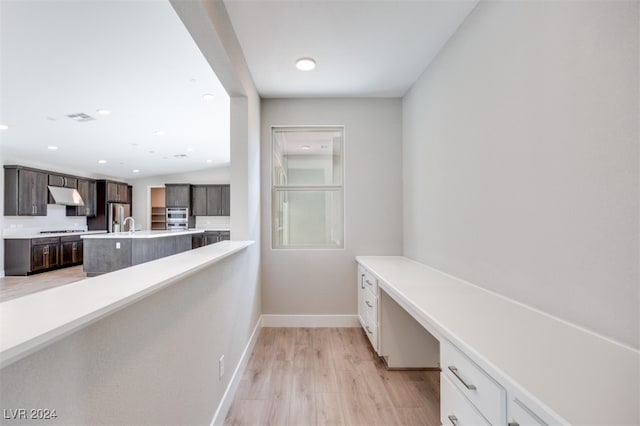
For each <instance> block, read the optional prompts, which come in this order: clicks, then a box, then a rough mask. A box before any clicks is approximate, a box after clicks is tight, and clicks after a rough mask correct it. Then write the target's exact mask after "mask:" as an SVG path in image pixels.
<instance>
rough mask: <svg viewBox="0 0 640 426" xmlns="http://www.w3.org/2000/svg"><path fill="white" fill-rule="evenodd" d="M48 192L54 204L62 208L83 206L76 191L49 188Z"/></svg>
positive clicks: (55, 187)
mask: <svg viewBox="0 0 640 426" xmlns="http://www.w3.org/2000/svg"><path fill="white" fill-rule="evenodd" d="M49 192H51V196H52V197H53V202H54V203H55V204H60V205H63V206H84V201H82V197H81V196H80V193H79V192H78V190H77V189H73V188H60V187H57V186H50V187H49Z"/></svg>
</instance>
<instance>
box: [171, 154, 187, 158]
mask: <svg viewBox="0 0 640 426" xmlns="http://www.w3.org/2000/svg"><path fill="white" fill-rule="evenodd" d="M174 157H175V158H187V154H175V155H174Z"/></svg>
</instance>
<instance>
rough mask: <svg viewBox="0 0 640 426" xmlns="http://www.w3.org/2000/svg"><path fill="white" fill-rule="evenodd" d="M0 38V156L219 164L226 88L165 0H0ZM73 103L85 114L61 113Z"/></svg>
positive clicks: (59, 163)
mask: <svg viewBox="0 0 640 426" xmlns="http://www.w3.org/2000/svg"><path fill="white" fill-rule="evenodd" d="M0 37H1V39H0V60H1V65H0V123H1V124H6V125H8V126H9V129H8V130H0V146H1V147H2V151H3V152H2V155H3V157H4V158H3V159H4V163H5V164H9V163H13V162H16V163H20V164H25V163H26V164H33V165H39V164H42V165H45V166H55V167H56V168H57V169H59V170H61V171H66V170H72V171H78V173H82V172H84V173H90V174H95V175H103V176H111V177H115V178H120V179H125V180H127V179H134V178H138V177H144V176H153V175H166V174H172V173H183V172H187V171H193V170H200V169H205V168H207V167H215V166H218V165H221V164H225V165H228V163H229V151H230V147H229V131H230V130H229V109H230V106H229V97H228V95H227V94H226V92H225V91H224V89H223V88H222V86H221V84H220V82H219V81H218V79H217V78H216V76H215V74H214V73H213V71H212V70H211V68H210V66H209V65H208V63H207V62H206V60H205V59H204V58H203V56H202V54H201V53H200V51H199V50H198V48H197V47H196V45H195V43H194V42H193V40H192V39H191V36H190V35H189V33H188V32H187V30H186V29H185V28H184V25H183V24H182V22H181V21H180V20H179V19H178V17H177V15H176V13H175V11H174V10H173V8H172V7H171V5H170V4H169V2H168V1H167V0H155V1H99V0H97V1H96V0H94V1H58V0H56V1H33V0H32V1H22V0H19V1H11V0H0ZM205 93H210V94H213V95H214V98H213V100H211V101H209V102H207V101H205V100H204V99H203V97H202V95H203V94H205ZM98 108H106V109H109V110H111V111H112V113H111V114H110V115H108V116H101V115H99V114H97V113H96V109H98ZM81 112H82V113H86V114H88V115H90V116H92V117H94V118H95V120H94V121H87V122H76V121H73V120H72V119H70V118H68V117H66V115H68V114H75V113H81ZM157 130H162V131H164V132H165V135H164V136H156V135H154V132H156V131H157ZM49 145H55V146H58V150H56V151H50V150H48V149H47V146H49ZM183 154H184V155H186V157H181V158H176V157H174V156H175V155H183ZM98 160H107V163H106V164H98ZM206 160H211V162H209V163H207V162H206ZM134 169H138V170H140V172H139V173H133V172H132V170H134Z"/></svg>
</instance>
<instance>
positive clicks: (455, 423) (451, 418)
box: [447, 414, 458, 426]
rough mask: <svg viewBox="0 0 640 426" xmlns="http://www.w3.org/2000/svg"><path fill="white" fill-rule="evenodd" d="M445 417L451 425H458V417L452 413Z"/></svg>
mask: <svg viewBox="0 0 640 426" xmlns="http://www.w3.org/2000/svg"><path fill="white" fill-rule="evenodd" d="M447 418H448V419H449V421H450V422H451V424H452V425H453V426H458V418H457V417H456V416H454V415H453V414H452V415H450V416H447Z"/></svg>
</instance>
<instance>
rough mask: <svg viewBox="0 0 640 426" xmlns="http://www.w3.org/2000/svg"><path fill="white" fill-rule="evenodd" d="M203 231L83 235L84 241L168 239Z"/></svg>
mask: <svg viewBox="0 0 640 426" xmlns="http://www.w3.org/2000/svg"><path fill="white" fill-rule="evenodd" d="M203 232H204V230H203V229H189V230H186V231H164V230H160V231H135V232H110V233H108V234H83V235H82V239H85V240H88V239H92V240H93V239H140V238H166V237H177V236H179V235H191V234H202V233H203Z"/></svg>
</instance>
